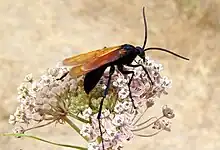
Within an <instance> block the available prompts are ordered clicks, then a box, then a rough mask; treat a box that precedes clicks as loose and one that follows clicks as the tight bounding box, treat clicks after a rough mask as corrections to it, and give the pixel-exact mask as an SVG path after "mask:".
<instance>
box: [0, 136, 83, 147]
mask: <svg viewBox="0 0 220 150" xmlns="http://www.w3.org/2000/svg"><path fill="white" fill-rule="evenodd" d="M0 135H1V136H18V137H27V138H31V139H35V140H38V141H42V142H45V143H49V144H52V145H56V146H62V147H68V148H75V149H79V150H87V148H84V147H80V146H74V145H68V144H59V143H55V142H51V141H48V140H44V139H42V138H39V137H36V136H33V135H26V134H18V133H5V134H0Z"/></svg>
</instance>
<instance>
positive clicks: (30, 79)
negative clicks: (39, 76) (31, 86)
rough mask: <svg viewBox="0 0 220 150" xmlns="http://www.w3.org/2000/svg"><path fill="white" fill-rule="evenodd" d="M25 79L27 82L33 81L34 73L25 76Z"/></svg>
mask: <svg viewBox="0 0 220 150" xmlns="http://www.w3.org/2000/svg"><path fill="white" fill-rule="evenodd" d="M24 81H26V82H32V81H33V75H32V73H30V74H28V75H26V76H25V77H24Z"/></svg>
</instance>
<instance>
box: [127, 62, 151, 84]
mask: <svg viewBox="0 0 220 150" xmlns="http://www.w3.org/2000/svg"><path fill="white" fill-rule="evenodd" d="M127 66H129V67H134V68H136V67H142V69H143V70H144V72H145V73H146V74H147V78H148V79H149V80H150V83H151V85H153V81H152V79H151V77H150V74H149V72H148V71H147V69H146V68H145V67H144V66H143V65H141V64H139V65H132V64H130V65H127Z"/></svg>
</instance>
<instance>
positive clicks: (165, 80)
mask: <svg viewBox="0 0 220 150" xmlns="http://www.w3.org/2000/svg"><path fill="white" fill-rule="evenodd" d="M171 84H172V80H169V79H168V78H167V77H163V78H162V79H161V86H162V87H164V88H171Z"/></svg>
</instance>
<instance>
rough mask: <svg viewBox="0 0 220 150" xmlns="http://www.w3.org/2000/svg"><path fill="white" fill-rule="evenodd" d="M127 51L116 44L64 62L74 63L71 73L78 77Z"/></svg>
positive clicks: (67, 63) (66, 63)
mask: <svg viewBox="0 0 220 150" xmlns="http://www.w3.org/2000/svg"><path fill="white" fill-rule="evenodd" d="M125 53H126V51H125V50H124V49H122V46H114V47H109V48H104V49H100V50H96V51H92V52H88V53H85V54H80V55H77V56H73V57H70V58H67V59H65V60H64V61H63V64H64V65H72V66H73V67H72V69H71V70H70V75H71V76H76V77H77V76H80V75H84V74H86V73H88V72H90V71H92V70H94V69H97V68H99V67H101V66H103V65H105V64H107V63H110V62H113V61H115V60H117V59H119V58H120V57H121V55H123V54H125Z"/></svg>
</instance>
